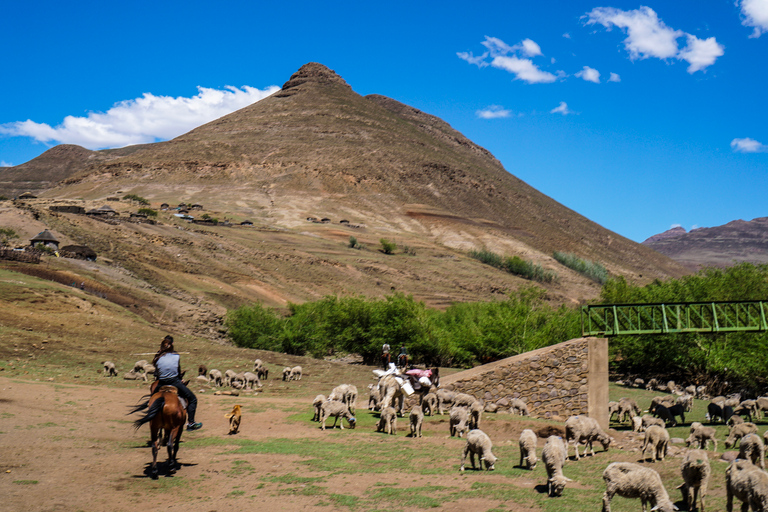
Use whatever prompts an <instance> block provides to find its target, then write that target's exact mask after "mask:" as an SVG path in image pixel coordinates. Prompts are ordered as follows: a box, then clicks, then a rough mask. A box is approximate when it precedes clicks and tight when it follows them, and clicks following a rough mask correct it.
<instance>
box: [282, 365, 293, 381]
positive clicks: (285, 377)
mask: <svg viewBox="0 0 768 512" xmlns="http://www.w3.org/2000/svg"><path fill="white" fill-rule="evenodd" d="M283 380H284V381H286V380H291V369H290V368H289V367H288V366H286V367H285V368H283Z"/></svg>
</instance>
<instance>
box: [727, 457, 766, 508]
mask: <svg viewBox="0 0 768 512" xmlns="http://www.w3.org/2000/svg"><path fill="white" fill-rule="evenodd" d="M725 492H726V510H727V511H728V512H732V511H733V498H734V497H735V498H736V499H738V500H739V501H741V502H742V503H743V505H742V507H741V510H742V512H746V510H747V509H748V508H750V509H751V510H755V511H765V510H768V473H766V472H765V471H763V470H761V469H760V468H758V467H757V466H755V465H754V464H752V463H751V462H749V461H748V460H744V459H736V460H734V461H733V462H731V463H730V464H729V465H728V468H727V469H726V470H725Z"/></svg>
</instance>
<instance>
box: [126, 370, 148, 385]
mask: <svg viewBox="0 0 768 512" xmlns="http://www.w3.org/2000/svg"><path fill="white" fill-rule="evenodd" d="M123 379H125V380H143V381H144V382H147V374H145V373H141V372H134V371H133V370H131V371H130V372H128V373H125V374H123Z"/></svg>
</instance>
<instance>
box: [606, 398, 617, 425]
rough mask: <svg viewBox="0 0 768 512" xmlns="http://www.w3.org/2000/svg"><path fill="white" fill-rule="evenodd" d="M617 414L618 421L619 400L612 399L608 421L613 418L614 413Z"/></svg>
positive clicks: (609, 403) (609, 404) (609, 405)
mask: <svg viewBox="0 0 768 512" xmlns="http://www.w3.org/2000/svg"><path fill="white" fill-rule="evenodd" d="M614 414H615V415H616V421H618V420H619V416H618V415H619V402H616V401H615V400H614V401H610V402H608V421H611V420H613V415H614Z"/></svg>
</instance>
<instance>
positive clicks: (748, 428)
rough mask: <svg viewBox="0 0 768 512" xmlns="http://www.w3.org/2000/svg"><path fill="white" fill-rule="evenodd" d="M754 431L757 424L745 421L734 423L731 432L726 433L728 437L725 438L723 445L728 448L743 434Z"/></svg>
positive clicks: (755, 431) (734, 444)
mask: <svg viewBox="0 0 768 512" xmlns="http://www.w3.org/2000/svg"><path fill="white" fill-rule="evenodd" d="M756 433H757V425H755V424H754V423H749V422H745V423H739V424H738V425H734V427H733V428H732V429H731V433H730V434H728V438H727V439H726V440H725V447H726V448H730V447H731V446H736V441H738V440H739V439H741V438H742V437H744V436H745V435H747V434H756Z"/></svg>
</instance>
